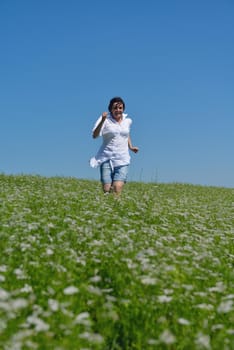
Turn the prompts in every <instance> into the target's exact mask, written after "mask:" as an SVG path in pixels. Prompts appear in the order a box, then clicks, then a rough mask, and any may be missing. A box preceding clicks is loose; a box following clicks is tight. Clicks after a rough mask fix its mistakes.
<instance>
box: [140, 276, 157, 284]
mask: <svg viewBox="0 0 234 350" xmlns="http://www.w3.org/2000/svg"><path fill="white" fill-rule="evenodd" d="M141 283H143V284H146V285H155V284H156V283H157V279H156V278H152V277H149V276H145V277H142V278H141Z"/></svg>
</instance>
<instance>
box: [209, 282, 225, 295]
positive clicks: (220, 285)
mask: <svg viewBox="0 0 234 350" xmlns="http://www.w3.org/2000/svg"><path fill="white" fill-rule="evenodd" d="M208 290H209V292H218V293H222V292H223V291H224V290H225V286H224V284H223V282H217V283H216V285H215V286H214V287H211V288H209V289H208Z"/></svg>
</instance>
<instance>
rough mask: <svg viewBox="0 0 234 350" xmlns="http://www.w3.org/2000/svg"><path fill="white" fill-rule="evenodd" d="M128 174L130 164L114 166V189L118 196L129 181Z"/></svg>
mask: <svg viewBox="0 0 234 350" xmlns="http://www.w3.org/2000/svg"><path fill="white" fill-rule="evenodd" d="M127 175H128V165H123V166H119V167H116V168H114V175H113V191H114V193H115V194H116V195H117V196H119V195H120V194H121V192H122V190H123V186H124V184H125V182H126V181H127Z"/></svg>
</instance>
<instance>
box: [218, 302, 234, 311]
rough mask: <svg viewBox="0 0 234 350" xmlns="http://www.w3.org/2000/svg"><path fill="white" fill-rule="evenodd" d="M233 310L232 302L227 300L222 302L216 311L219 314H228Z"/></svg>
mask: <svg viewBox="0 0 234 350" xmlns="http://www.w3.org/2000/svg"><path fill="white" fill-rule="evenodd" d="M232 308H233V300H227V301H222V302H221V303H220V304H219V306H218V308H217V311H218V312H219V313H227V312H230V311H231V310H232Z"/></svg>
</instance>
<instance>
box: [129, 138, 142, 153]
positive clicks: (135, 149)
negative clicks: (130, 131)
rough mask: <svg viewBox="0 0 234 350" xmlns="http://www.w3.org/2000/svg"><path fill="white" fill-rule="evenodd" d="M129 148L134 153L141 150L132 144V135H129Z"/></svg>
mask: <svg viewBox="0 0 234 350" xmlns="http://www.w3.org/2000/svg"><path fill="white" fill-rule="evenodd" d="M128 148H129V149H130V150H131V151H132V152H134V153H137V152H138V151H139V148H138V147H135V146H133V145H132V141H131V137H130V135H129V136H128Z"/></svg>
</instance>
